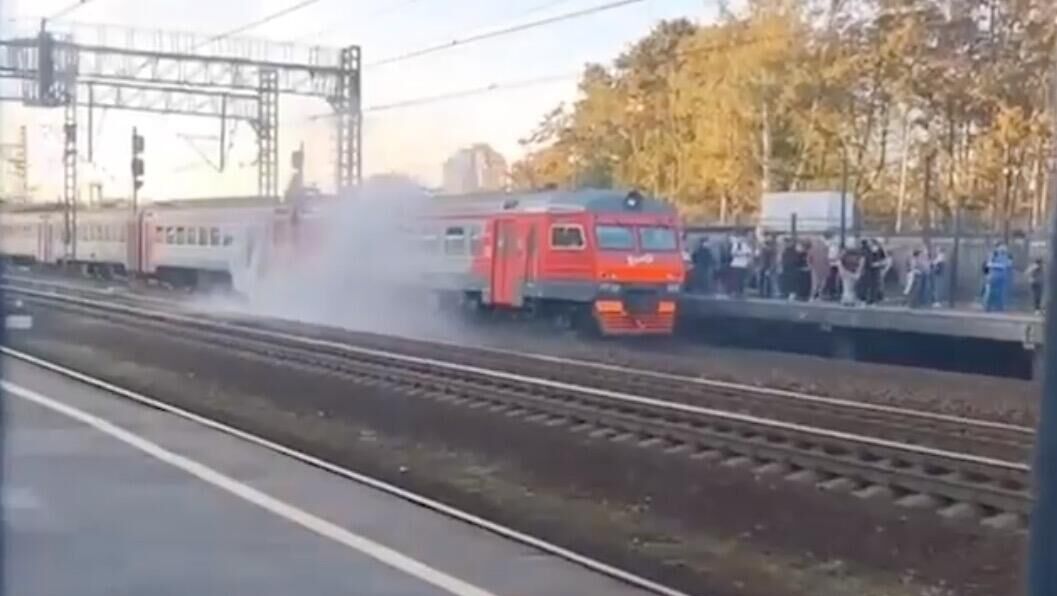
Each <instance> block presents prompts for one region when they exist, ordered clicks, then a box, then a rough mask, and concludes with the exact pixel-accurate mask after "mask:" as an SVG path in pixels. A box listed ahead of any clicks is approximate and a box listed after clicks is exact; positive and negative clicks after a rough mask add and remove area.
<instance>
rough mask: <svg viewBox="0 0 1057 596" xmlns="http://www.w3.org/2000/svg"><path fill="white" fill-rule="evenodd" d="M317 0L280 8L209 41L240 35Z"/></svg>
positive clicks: (303, 0)
mask: <svg viewBox="0 0 1057 596" xmlns="http://www.w3.org/2000/svg"><path fill="white" fill-rule="evenodd" d="M317 2H319V0H301V2H298V3H297V4H294V5H293V6H289V7H287V8H284V9H282V10H278V11H276V12H273V13H272V14H269V15H265V16H263V17H261V18H259V19H257V20H256V21H251V22H249V23H246V24H245V25H241V26H239V27H235V28H234V29H231V30H230V31H225V32H224V33H218V34H217V35H214V36H213V37H210V38H209V42H214V41H219V40H221V39H224V38H227V37H231V36H232V35H238V34H239V33H242V32H244V31H249V30H250V29H254V28H257V27H260V26H261V25H263V24H265V23H270V22H272V21H274V20H276V19H281V18H283V17H285V16H286V15H288V14H290V13H293V12H297V11H299V10H301V9H302V8H305V7H308V6H311V5H313V4H316V3H317Z"/></svg>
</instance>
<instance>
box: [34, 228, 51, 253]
mask: <svg viewBox="0 0 1057 596" xmlns="http://www.w3.org/2000/svg"><path fill="white" fill-rule="evenodd" d="M37 259H38V260H39V262H41V263H50V262H51V222H49V221H48V220H43V221H42V222H41V223H39V224H37Z"/></svg>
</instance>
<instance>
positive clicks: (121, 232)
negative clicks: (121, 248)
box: [117, 226, 128, 242]
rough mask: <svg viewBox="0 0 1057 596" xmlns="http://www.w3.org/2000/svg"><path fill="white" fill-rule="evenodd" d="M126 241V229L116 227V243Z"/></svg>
mask: <svg viewBox="0 0 1057 596" xmlns="http://www.w3.org/2000/svg"><path fill="white" fill-rule="evenodd" d="M126 240H128V229H127V228H126V227H125V226H118V227H117V241H118V242H124V241H126Z"/></svg>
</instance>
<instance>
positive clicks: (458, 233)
mask: <svg viewBox="0 0 1057 596" xmlns="http://www.w3.org/2000/svg"><path fill="white" fill-rule="evenodd" d="M444 254H447V255H462V254H466V231H465V230H463V229H462V228H461V227H451V228H448V229H446V230H444Z"/></svg>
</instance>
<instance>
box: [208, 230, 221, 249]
mask: <svg viewBox="0 0 1057 596" xmlns="http://www.w3.org/2000/svg"><path fill="white" fill-rule="evenodd" d="M209 245H210V246H220V228H209Z"/></svg>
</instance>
